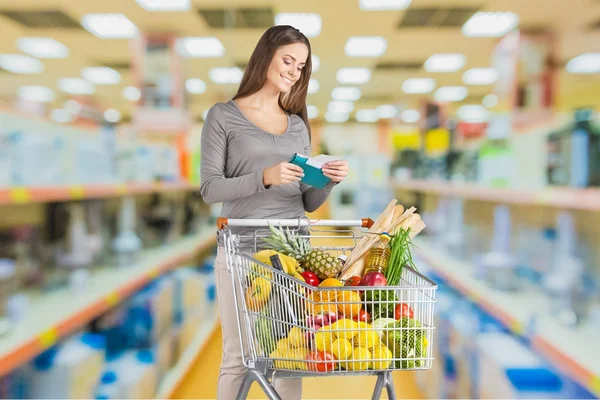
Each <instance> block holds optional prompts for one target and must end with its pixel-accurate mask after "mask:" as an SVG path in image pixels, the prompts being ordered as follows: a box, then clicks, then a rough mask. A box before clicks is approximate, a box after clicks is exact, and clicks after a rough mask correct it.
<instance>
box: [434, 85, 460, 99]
mask: <svg viewBox="0 0 600 400" xmlns="http://www.w3.org/2000/svg"><path fill="white" fill-rule="evenodd" d="M467 94H468V90H467V88H466V87H464V86H442V87H440V88H438V90H436V91H435V95H434V97H435V99H436V100H437V101H440V102H443V103H449V102H456V101H463V100H464V99H466V98H467Z"/></svg>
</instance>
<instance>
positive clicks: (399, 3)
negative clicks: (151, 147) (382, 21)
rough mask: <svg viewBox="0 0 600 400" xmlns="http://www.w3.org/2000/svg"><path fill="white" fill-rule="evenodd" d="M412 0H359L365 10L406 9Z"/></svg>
mask: <svg viewBox="0 0 600 400" xmlns="http://www.w3.org/2000/svg"><path fill="white" fill-rule="evenodd" d="M411 2H412V0H359V2H358V5H359V7H360V9H361V10H363V11H386V10H404V9H406V8H408V6H410V3H411Z"/></svg>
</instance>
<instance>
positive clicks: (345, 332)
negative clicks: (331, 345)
mask: <svg viewBox="0 0 600 400" xmlns="http://www.w3.org/2000/svg"><path fill="white" fill-rule="evenodd" d="M329 327H330V329H331V330H332V331H337V332H334V333H335V336H336V338H341V339H346V340H349V341H350V340H352V338H354V336H356V335H357V334H358V330H357V329H358V322H356V321H352V320H351V319H347V318H342V319H339V320H337V321H336V322H334V323H333V324H330V325H329Z"/></svg>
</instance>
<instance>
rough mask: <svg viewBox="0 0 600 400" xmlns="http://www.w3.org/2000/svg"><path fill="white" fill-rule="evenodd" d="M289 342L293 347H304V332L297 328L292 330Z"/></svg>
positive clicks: (289, 334)
mask: <svg viewBox="0 0 600 400" xmlns="http://www.w3.org/2000/svg"><path fill="white" fill-rule="evenodd" d="M288 342H289V344H290V346H292V347H301V346H302V345H304V332H303V331H302V328H299V327H297V326H295V327H293V328H292V329H290V333H288Z"/></svg>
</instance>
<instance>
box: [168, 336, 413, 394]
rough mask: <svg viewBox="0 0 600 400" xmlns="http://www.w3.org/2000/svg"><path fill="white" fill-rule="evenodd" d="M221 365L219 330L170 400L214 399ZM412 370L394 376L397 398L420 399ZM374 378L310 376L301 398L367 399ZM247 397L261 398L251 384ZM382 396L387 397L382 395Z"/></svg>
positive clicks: (305, 382) (305, 383) (257, 388)
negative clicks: (172, 399)
mask: <svg viewBox="0 0 600 400" xmlns="http://www.w3.org/2000/svg"><path fill="white" fill-rule="evenodd" d="M220 364H221V331H220V330H218V331H217V333H215V335H214V336H213V337H212V338H211V340H210V342H209V343H207V346H206V347H205V350H204V352H202V354H201V355H200V357H199V358H198V360H197V362H196V363H195V365H194V366H193V367H192V369H191V370H190V372H189V374H188V375H187V377H186V379H185V380H184V381H183V383H182V384H181V386H180V387H179V389H178V390H177V391H176V392H175V393H174V395H173V398H174V399H202V400H208V399H215V398H216V394H217V378H218V376H219V365H220ZM415 374H416V373H413V372H402V373H400V372H398V373H396V374H395V375H394V383H395V385H396V395H397V396H398V398H399V399H422V398H423V396H422V395H421V392H420V391H419V389H418V388H417V385H416V380H415ZM374 385H375V378H374V377H336V378H311V379H305V381H304V392H303V398H304V399H310V400H317V399H319V400H321V399H322V400H325V399H348V400H350V399H370V398H371V394H372V390H373V387H374ZM248 398H249V399H264V398H265V396H264V394H263V393H262V391H261V390H260V388H259V387H258V386H254V387H252V390H251V391H250V396H249V397H248ZM382 399H387V396H385V395H384V396H383V397H382Z"/></svg>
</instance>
